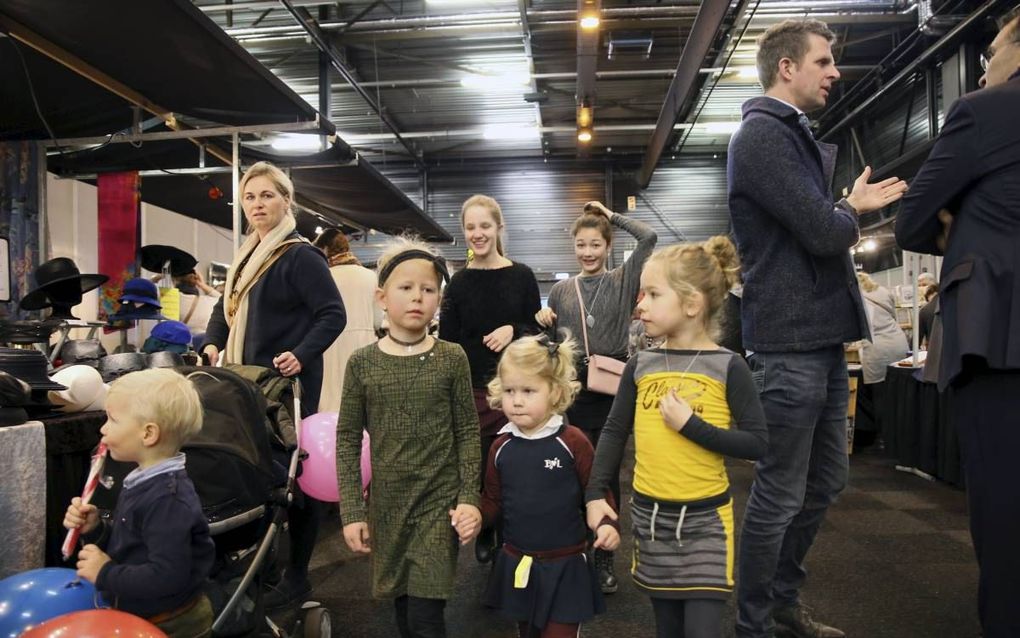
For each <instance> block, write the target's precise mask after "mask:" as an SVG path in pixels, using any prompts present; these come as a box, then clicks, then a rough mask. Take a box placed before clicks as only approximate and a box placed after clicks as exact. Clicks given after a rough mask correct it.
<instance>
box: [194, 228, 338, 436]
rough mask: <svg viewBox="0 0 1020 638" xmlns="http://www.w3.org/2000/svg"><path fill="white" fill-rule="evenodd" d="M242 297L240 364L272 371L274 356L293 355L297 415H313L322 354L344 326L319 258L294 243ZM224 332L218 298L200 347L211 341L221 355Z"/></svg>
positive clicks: (314, 251)
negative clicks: (297, 382) (243, 317)
mask: <svg viewBox="0 0 1020 638" xmlns="http://www.w3.org/2000/svg"><path fill="white" fill-rule="evenodd" d="M248 295H249V298H248V326H247V329H246V330H245V333H244V361H241V362H240V363H244V364H247V365H256V366H262V367H265V368H270V369H275V368H274V367H273V358H274V357H276V355H278V354H280V353H281V352H287V351H288V350H289V351H290V352H293V353H294V356H295V357H297V360H298V361H300V362H301V374H300V375H298V378H299V379H300V380H301V390H302V399H301V412H302V414H303V415H305V416H307V415H309V414H315V413H316V412H318V411H319V392H320V390H321V388H322V353H323V352H325V350H326V348H328V347H329V346H330V345H332V344H333V341H335V340H336V338H337V337H339V336H340V333H341V332H342V331H343V329H344V326H346V325H347V314H346V312H345V311H344V302H343V300H342V299H341V298H340V291H339V289H337V287H336V283H335V282H334V281H333V276H332V275H330V274H329V264H328V263H327V262H326V257H325V255H323V254H322V252H321V251H320V250H319V249H318V248H315V247H314V246H312V245H311V244H307V243H303V244H297V245H296V246H294V247H293V248H291V249H290V250H288V251H287V252H285V253H284V254H283V256H281V257H280V258H279V259H278V260H277V261H276V263H274V264H273V265H272V266H270V268H269V270H267V271H266V272H265V274H264V275H262V278H261V279H259V280H258V282H256V283H255V285H254V286H252V287H251V290H249V291H248ZM229 334H230V328H229V327H228V326H227V322H226V319H225V318H224V315H223V297H220V300H219V301H217V302H216V307H215V308H213V313H212V316H210V317H209V325H208V327H207V328H206V332H205V343H204V344H202V347H203V348H204V347H205V345H206V344H210V343H211V344H213V345H214V346H216V347H217V348H219V349H220V351H221V352H222V351H223V347H224V346H225V345H226V343H227V336H228V335H229Z"/></svg>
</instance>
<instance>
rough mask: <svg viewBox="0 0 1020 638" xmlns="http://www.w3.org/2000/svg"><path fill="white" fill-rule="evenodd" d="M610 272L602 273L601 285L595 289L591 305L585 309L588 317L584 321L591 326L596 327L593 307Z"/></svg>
mask: <svg viewBox="0 0 1020 638" xmlns="http://www.w3.org/2000/svg"><path fill="white" fill-rule="evenodd" d="M608 274H609V273H605V272H604V273H602V279H599V286H598V288H596V289H595V296H594V297H592V300H591V305H590V306H588V307H587V308H586V309H585V312H586V313H587V315H588V316H587V317H585V318H584V322H585V323H586V324H588V327H589V328H593V329H594V328H595V315H593V314H591V309H592V308H594V307H595V302H596V301H598V299H599V293H600V292H602V284H603V283H605V281H606V275H608Z"/></svg>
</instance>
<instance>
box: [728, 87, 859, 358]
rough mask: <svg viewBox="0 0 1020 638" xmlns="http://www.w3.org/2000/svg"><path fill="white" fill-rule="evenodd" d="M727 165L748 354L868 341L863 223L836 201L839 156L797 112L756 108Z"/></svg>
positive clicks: (749, 108) (773, 103)
mask: <svg viewBox="0 0 1020 638" xmlns="http://www.w3.org/2000/svg"><path fill="white" fill-rule="evenodd" d="M743 112H744V120H743V123H742V124H741V126H740V129H739V130H738V131H737V132H736V133H735V134H734V135H733V138H732V139H731V140H730V148H729V155H728V156H727V177H728V181H729V203H730V219H731V221H732V222H733V235H734V238H735V239H736V243H737V247H738V249H739V250H740V260H741V265H742V268H743V276H744V293H743V298H742V303H741V324H742V327H743V337H744V347H745V348H747V349H748V350H752V351H759V352H784V351H794V352H796V351H808V350H816V349H819V348H824V347H827V346H833V345H838V344H842V343H844V342H849V341H857V340H858V339H863V338H866V337H867V336H868V320H867V316H866V315H865V311H864V302H863V300H862V299H861V292H860V288H859V286H858V284H857V277H856V275H855V273H854V266H853V262H851V260H850V247H851V246H853V245H854V244H855V243H857V240H858V238H859V237H860V230H859V228H858V225H857V216H856V215H854V214H853V213H850V212H849V211H846V210H843V209H842V208H837V207H835V206H834V204H833V198H832V194H831V189H832V178H833V171H834V167H835V161H836V147H835V146H833V145H831V144H823V143H821V142H816V141H815V140H814V138H813V137H812V136H811V134H810V132H809V131H808V130H807V129H806V128H804V127H803V126H801V125H800V124H799V123H798V113H797V111H796V110H794V108H793V107H791V106H789V105H788V104H784V103H782V102H780V101H779V100H776V99H773V98H771V97H767V96H766V97H758V98H753V99H750V100H748V101H747V102H745V103H744V106H743Z"/></svg>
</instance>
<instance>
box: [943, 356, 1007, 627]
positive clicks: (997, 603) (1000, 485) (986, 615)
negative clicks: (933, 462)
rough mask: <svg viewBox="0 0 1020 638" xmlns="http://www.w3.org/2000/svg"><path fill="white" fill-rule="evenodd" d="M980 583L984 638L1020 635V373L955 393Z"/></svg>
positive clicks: (972, 379) (971, 382)
mask: <svg viewBox="0 0 1020 638" xmlns="http://www.w3.org/2000/svg"><path fill="white" fill-rule="evenodd" d="M951 396H952V402H951V405H952V410H953V418H954V422H955V426H956V429H957V431H958V432H959V436H960V448H961V455H962V457H963V471H964V476H965V478H966V483H967V500H968V504H969V506H970V507H969V509H970V533H971V536H972V537H973V539H974V551H975V553H976V554H977V562H978V568H979V570H980V576H979V579H978V614H979V616H980V618H981V628H982V630H983V631H984V638H1006V637H1010V638H1015V637H1016V636H1020V545H1018V543H1020V488H1018V487H1017V477H1016V465H1017V453H1018V451H1020V371H1010V372H1000V373H996V372H992V371H984V372H979V373H976V374H973V375H968V376H967V378H966V379H963V380H962V381H960V382H958V383H954V385H953V387H952V395H951Z"/></svg>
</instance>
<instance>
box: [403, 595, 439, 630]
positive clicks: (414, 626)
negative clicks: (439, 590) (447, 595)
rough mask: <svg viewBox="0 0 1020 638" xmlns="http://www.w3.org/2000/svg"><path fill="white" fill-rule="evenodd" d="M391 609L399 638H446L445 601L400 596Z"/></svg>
mask: <svg viewBox="0 0 1020 638" xmlns="http://www.w3.org/2000/svg"><path fill="white" fill-rule="evenodd" d="M393 607H394V609H395V611H396V612H397V629H398V630H399V631H400V638H446V620H445V619H444V618H443V610H444V609H446V601H445V600H441V599H437V598H417V597H416V596H400V597H399V598H397V599H395V600H394V601H393Z"/></svg>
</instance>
